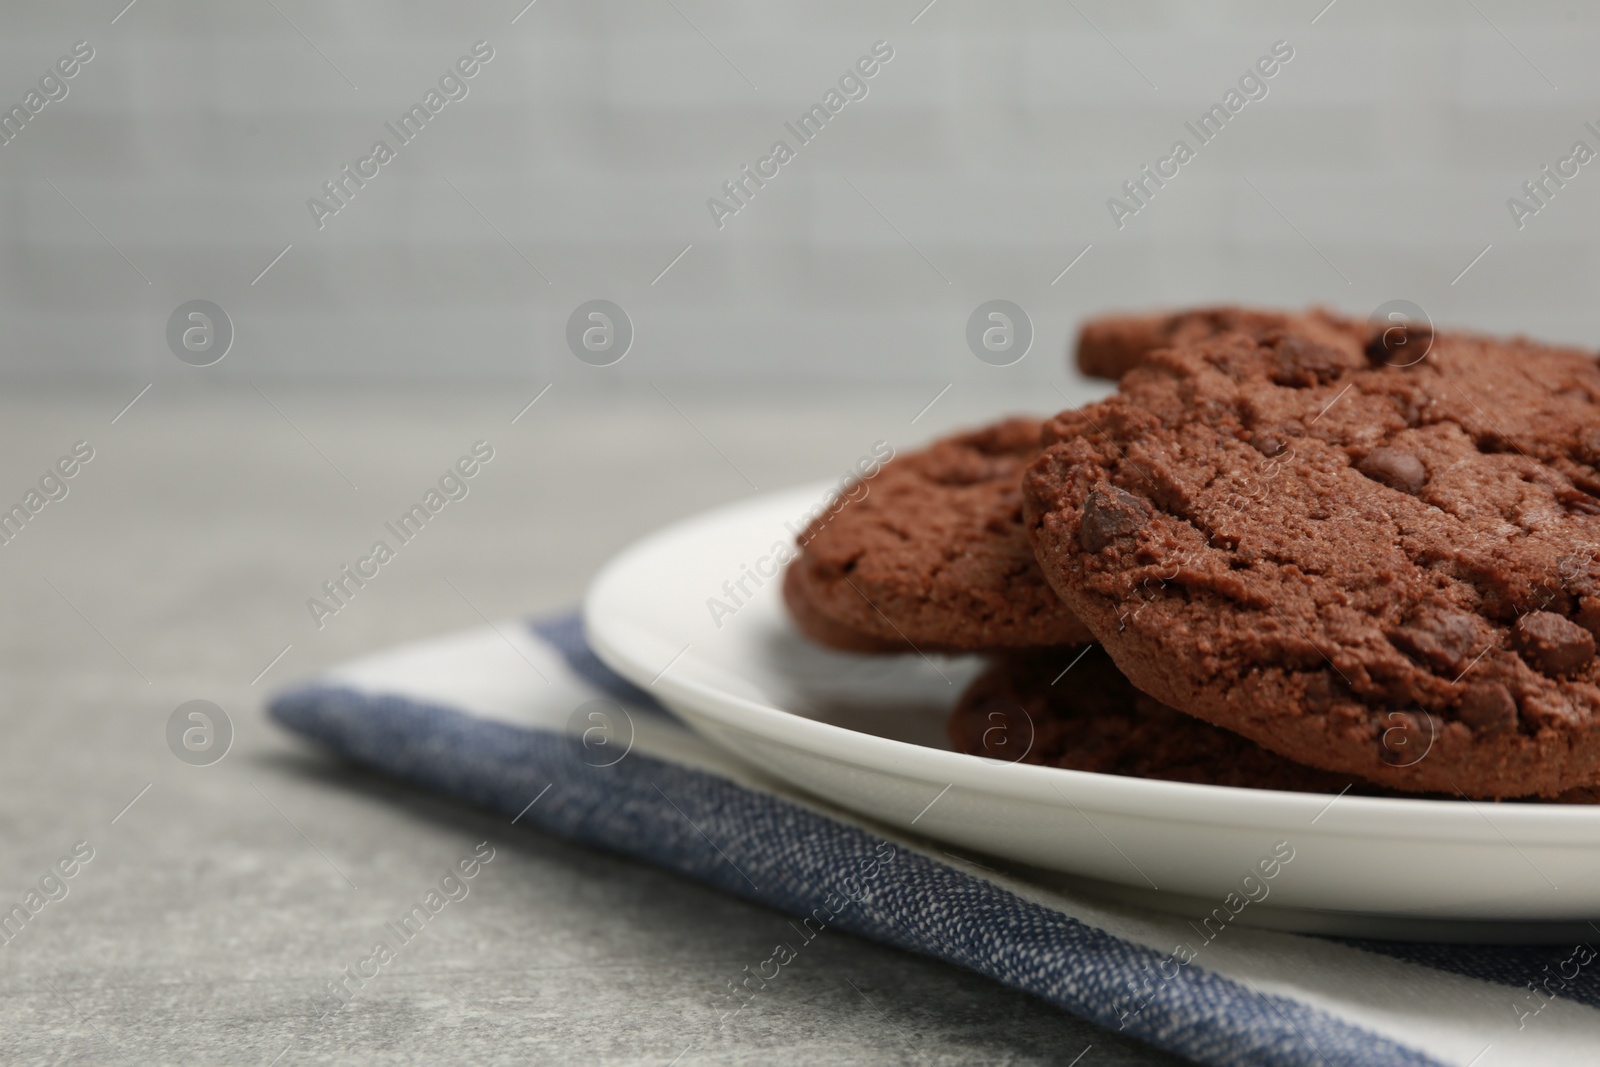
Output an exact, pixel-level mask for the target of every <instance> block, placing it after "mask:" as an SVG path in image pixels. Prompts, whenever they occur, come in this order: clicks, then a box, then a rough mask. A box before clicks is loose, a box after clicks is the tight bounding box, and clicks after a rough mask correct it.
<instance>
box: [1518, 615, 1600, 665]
mask: <svg viewBox="0 0 1600 1067" xmlns="http://www.w3.org/2000/svg"><path fill="white" fill-rule="evenodd" d="M1515 633H1516V640H1517V651H1518V652H1521V653H1522V658H1523V659H1525V660H1527V661H1528V662H1529V663H1531V664H1533V665H1534V666H1535V667H1537V668H1539V669H1540V670H1541V671H1543V672H1544V673H1545V674H1548V675H1551V676H1552V677H1556V676H1560V675H1563V674H1571V673H1573V672H1574V671H1576V670H1579V669H1580V668H1582V667H1585V666H1587V665H1588V663H1589V661H1590V660H1592V659H1594V634H1592V633H1590V632H1589V631H1588V630H1585V629H1584V628H1583V627H1581V626H1579V625H1578V624H1577V623H1575V622H1573V621H1572V620H1570V619H1567V618H1563V617H1562V616H1560V615H1556V614H1554V613H1553V612H1549V611H1530V612H1529V613H1528V614H1526V615H1524V616H1522V618H1520V619H1518V620H1517V625H1516V627H1515Z"/></svg>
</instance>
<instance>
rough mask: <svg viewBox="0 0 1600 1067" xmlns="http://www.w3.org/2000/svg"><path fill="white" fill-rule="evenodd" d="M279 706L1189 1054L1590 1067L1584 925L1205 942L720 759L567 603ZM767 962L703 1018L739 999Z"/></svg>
mask: <svg viewBox="0 0 1600 1067" xmlns="http://www.w3.org/2000/svg"><path fill="white" fill-rule="evenodd" d="M270 713H271V714H272V715H273V716H274V717H275V718H276V719H277V720H278V721H279V722H280V723H282V724H283V725H285V726H287V727H288V728H289V729H291V730H294V731H296V732H298V733H300V734H303V735H305V736H307V737H309V738H311V739H313V740H314V741H316V742H318V743H320V744H322V745H324V746H326V747H328V748H330V749H332V750H333V751H335V752H337V753H339V754H341V755H343V756H345V757H348V758H350V759H352V760H355V761H357V762H359V763H363V764H366V765H368V766H371V767H373V768H376V769H377V770H380V771H383V772H385V773H388V774H391V775H395V776H397V777H399V778H403V779H406V780H408V781H411V782H413V783H415V784H417V785H419V786H422V787H423V788H426V789H431V790H435V791H437V792H439V793H443V794H446V795H449V796H452V797H455V798H458V799H460V800H463V801H466V802H468V803H471V804H474V805H477V806H480V807H483V808H486V809H490V810H493V811H497V812H500V813H502V814H504V815H506V816H509V817H512V818H513V820H514V821H516V822H519V823H526V824H529V825H532V826H537V827H539V828H541V829H543V830H545V831H547V832H549V833H553V834H556V835H558V836H560V837H563V838H567V839H569V840H573V841H580V842H584V843H587V844H591V845H594V846H597V847H600V848H605V849H608V850H610V851H613V852H617V853H621V854H623V855H627V856H632V857H634V858H636V859H639V860H642V861H644V862H647V863H652V864H655V865H656V866H658V867H662V868H665V869H667V870H670V871H675V872H677V873H679V874H682V875H684V876H686V877H690V878H694V879H696V880H698V881H700V882H703V883H705V884H707V885H710V886H714V887H716V888H717V889H720V890H722V891H724V892H728V893H733V894H735V895H737V896H740V897H744V898H746V899H748V900H753V901H758V902H760V903H763V904H766V905H768V906H770V907H773V908H776V909H778V910H779V911H782V912H785V913H786V914H788V915H791V916H793V917H794V918H795V920H797V921H798V922H799V923H801V924H802V925H801V926H800V927H797V930H804V931H805V933H806V936H813V935H812V934H811V931H813V930H820V929H822V928H824V927H829V928H833V929H837V930H846V931H849V932H851V933H855V934H859V935H860V936H862V937H868V938H872V939H873V940H876V941H881V942H884V943H886V944H890V945H895V946H898V947H900V948H903V949H907V950H910V951H913V952H920V953H923V954H924V955H928V956H933V957H936V958H938V959H942V960H946V961H948V962H950V963H954V964H957V965H959V966H962V967H966V968H969V969H971V970H974V971H978V972H980V973H982V974H985V975H988V976H989V977H991V978H993V979H994V980H995V981H998V982H1004V983H1005V984H1007V985H1009V986H1013V987H1015V988H1017V989H1021V990H1025V991H1027V992H1029V993H1031V994H1033V995H1035V996H1038V997H1041V998H1043V999H1045V1000H1047V1001H1049V1002H1050V1003H1052V1004H1055V1005H1057V1006H1058V1007H1060V1008H1061V1009H1062V1010H1064V1011H1068V1012H1071V1013H1072V1014H1074V1015H1078V1016H1081V1017H1083V1018H1085V1019H1089V1020H1092V1021H1093V1022H1095V1023H1097V1024H1099V1025H1100V1026H1103V1027H1106V1028H1108V1029H1111V1030H1120V1031H1122V1032H1124V1033H1125V1034H1129V1035H1132V1036H1135V1037H1137V1038H1140V1039H1142V1040H1144V1041H1147V1042H1149V1043H1150V1044H1152V1045H1156V1046H1159V1047H1161V1048H1164V1049H1167V1050H1170V1051H1172V1052H1175V1053H1178V1054H1179V1055H1182V1056H1186V1057H1188V1058H1190V1059H1191V1060H1194V1061H1196V1062H1198V1063H1203V1064H1217V1065H1223V1064H1228V1065H1233V1064H1260V1065H1272V1067H1291V1065H1292V1067H1331V1065H1337V1067H1344V1065H1350V1067H1377V1065H1391V1064H1392V1065H1399V1064H1407V1065H1418V1067H1421V1065H1451V1067H1468V1065H1471V1067H1505V1065H1510V1064H1537V1065H1540V1067H1550V1065H1559V1064H1574V1065H1577V1064H1584V1065H1592V1064H1595V1063H1600V960H1597V959H1596V949H1595V948H1593V947H1591V945H1590V943H1589V942H1587V941H1583V942H1578V943H1576V944H1567V945H1541V946H1482V945H1478V946H1459V945H1430V944H1411V943H1384V942H1373V941H1350V940H1334V939H1329V938H1320V937H1309V936H1302V935H1297V934H1286V933H1278V932H1273V931H1268V930H1258V929H1248V928H1244V927H1242V926H1228V927H1227V928H1226V930H1225V935H1214V936H1213V937H1212V938H1202V937H1200V936H1198V935H1197V934H1196V932H1195V928H1194V927H1193V926H1191V925H1190V924H1189V923H1188V922H1187V921H1186V920H1185V918H1184V917H1183V916H1173V915H1166V914H1159V913H1154V912H1149V911H1145V910H1141V909H1138V908H1132V907H1120V906H1118V905H1116V904H1108V903H1105V902H1104V901H1101V900H1098V899H1095V900H1090V899H1086V898H1079V897H1077V896H1075V895H1072V894H1071V893H1064V892H1062V891H1060V890H1059V889H1052V888H1046V887H1044V886H1042V885H1039V884H1037V883H1033V882H1030V881H1028V880H1027V879H1026V878H1024V877H1016V876H1012V875H1008V874H1002V873H999V872H996V871H994V870H991V869H990V868H988V867H986V866H981V865H979V864H976V863H972V862H968V861H966V860H964V859H961V858H959V857H955V856H953V855H951V854H949V853H947V852H944V851H942V850H940V849H939V848H937V847H934V846H933V845H931V844H930V843H928V842H926V841H919V840H916V839H912V838H908V837H906V836H904V835H903V834H900V833H899V832H897V831H889V830H886V829H884V828H881V827H877V826H875V825H873V824H872V823H871V822H870V821H868V820H865V819H862V818H860V817H859V816H856V815H853V814H849V813H846V812H843V811H840V810H837V809H834V808H831V807H829V806H828V805H827V804H825V803H823V802H821V801H818V800H816V799H814V798H811V797H809V796H806V795H803V794H800V793H797V792H796V791H794V790H792V789H790V788H788V787H786V786H784V785H782V784H780V783H777V782H775V781H773V780H771V779H770V778H768V777H766V776H765V775H763V774H761V773H759V772H756V771H754V770H752V769H750V768H748V767H746V766H744V765H743V764H741V763H738V762H737V761H735V760H734V759H733V758H732V757H730V756H726V755H723V754H722V753H721V752H720V751H718V750H717V749H715V748H713V747H712V746H711V745H709V744H708V743H706V742H704V741H702V740H701V739H700V738H699V737H698V736H697V735H695V734H693V733H692V732H690V731H689V730H688V729H687V728H685V727H684V726H682V725H681V724H680V723H679V722H678V721H677V720H675V719H674V718H673V717H672V716H671V715H670V714H668V713H667V712H666V711H665V710H664V709H662V708H661V707H660V706H659V705H658V704H656V702H655V701H653V700H652V699H651V698H650V697H649V696H648V695H647V694H646V693H644V692H643V691H641V690H639V689H637V688H636V687H634V686H633V685H632V684H630V683H629V682H627V681H625V680H624V679H622V678H620V677H619V676H617V675H616V674H614V673H612V672H611V671H610V670H609V669H607V668H606V667H605V666H604V665H603V664H601V662H600V661H599V660H598V659H597V658H596V657H595V655H594V653H593V652H591V651H590V649H589V647H588V645H587V644H586V643H585V642H584V639H583V633H582V626H581V623H580V621H579V619H578V617H577V616H576V615H572V616H566V617H562V618H558V619H553V620H547V621H543V622H536V623H532V624H525V623H520V622H512V623H503V624H500V625H498V626H491V627H486V628H483V629H478V630H473V631H468V632H465V633H461V634H456V635H452V636H448V637H443V638H438V639H435V640H431V641H426V642H422V643H419V644H414V645H408V646H404V647H401V648H397V649H394V650H391V651H388V652H383V653H380V654H377V655H373V656H369V657H367V658H364V659H361V660H358V661H355V662H353V663H349V664H347V665H345V666H343V667H340V668H337V669H335V670H333V671H331V672H329V673H328V674H326V675H324V676H322V677H320V678H317V679H315V680H313V681H312V682H310V683H308V684H304V685H300V686H298V687H295V688H293V689H290V690H288V691H286V692H283V693H281V694H280V695H278V696H277V697H276V698H275V699H274V701H273V702H272V704H271V707H270ZM1593 944H1594V945H1596V946H1600V932H1597V933H1596V935H1595V937H1594V940H1593ZM788 948H789V950H790V951H791V952H792V951H793V947H792V946H788ZM783 954H784V951H783V948H782V947H780V948H779V949H778V950H776V951H775V954H774V957H773V958H772V959H769V960H766V961H763V962H762V963H760V964H757V965H755V966H754V967H753V968H747V970H748V972H749V973H748V975H747V976H746V977H745V978H744V979H743V981H742V983H740V984H735V983H729V984H728V989H727V990H726V992H725V995H724V996H723V997H722V999H721V1000H720V1001H719V1002H717V1003H711V1004H708V1005H707V1012H708V1013H711V1014H715V1015H717V1016H719V1017H721V1018H722V1019H728V1018H730V1017H731V1016H733V1015H735V1014H737V1012H738V1011H739V1010H740V1008H741V1007H742V1005H743V1004H744V1003H746V1002H748V1000H750V999H751V998H753V997H754V996H755V995H756V994H757V993H758V992H759V991H760V989H761V987H762V986H763V985H764V984H765V982H766V980H768V979H770V978H772V977H774V976H775V975H776V974H777V973H778V969H780V968H781V967H782V966H783V965H784V964H785V963H786V962H787V960H784V959H782V958H781V957H782V956H783Z"/></svg>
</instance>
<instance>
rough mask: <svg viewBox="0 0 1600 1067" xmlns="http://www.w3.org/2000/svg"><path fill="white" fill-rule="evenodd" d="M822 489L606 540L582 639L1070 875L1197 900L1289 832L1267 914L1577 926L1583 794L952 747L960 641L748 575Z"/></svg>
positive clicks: (842, 801)
mask: <svg viewBox="0 0 1600 1067" xmlns="http://www.w3.org/2000/svg"><path fill="white" fill-rule="evenodd" d="M827 492H828V488H827V487H826V486H816V487H812V488H805V489H798V490H791V491H787V492H781V493H772V494H768V495H764V496H760V497H756V498H754V499H751V500H748V501H745V502H742V503H740V504H736V505H733V506H730V507H725V508H721V509H718V510H716V511H712V512H709V513H707V514H704V515H700V516H697V517H695V518H692V519H688V520H686V521H683V522H680V523H678V524H676V525H674V526H672V527H669V528H668V529H665V530H662V531H661V532H659V533H656V534H654V535H652V536H650V537H648V538H646V539H645V540H643V541H641V542H639V543H638V544H636V545H634V546H633V547H631V548H629V549H628V550H627V551H625V552H623V553H622V554H621V555H620V556H618V557H617V558H616V559H614V560H613V561H612V562H611V563H610V564H608V565H607V566H606V568H605V569H604V570H603V571H602V572H601V574H600V575H599V577H598V578H596V579H595V582H594V584H593V586H592V587H591V588H590V590H589V594H588V597H587V599H586V602H585V620H586V623H587V627H588V633H589V638H590V641H591V642H592V643H593V645H594V649H595V651H596V652H597V653H598V654H599V656H600V657H601V659H603V660H604V661H605V662H606V663H608V664H609V665H610V666H611V667H612V668H613V669H615V670H617V671H618V672H619V673H621V674H623V675H624V676H626V677H627V678H629V679H630V680H632V681H634V682H635V683H637V684H639V685H641V686H648V687H649V689H650V691H651V692H652V693H654V694H655V695H657V696H658V697H659V698H660V699H661V700H662V701H663V703H665V704H667V705H668V706H669V707H670V708H672V709H673V711H675V712H676V713H677V714H678V715H680V716H681V717H682V718H683V719H684V720H685V721H686V722H688V723H689V725H690V726H691V727H693V728H694V729H695V730H697V731H698V732H700V733H701V734H702V735H704V736H705V737H707V738H708V739H710V740H711V741H713V742H714V743H716V744H718V745H720V746H722V747H724V748H725V749H728V750H731V751H732V752H734V753H736V754H738V755H739V756H742V757H743V758H745V759H746V760H748V761H749V762H751V763H753V764H755V765H757V766H759V767H761V768H763V769H765V770H766V771H768V772H769V773H771V774H774V775H776V776H778V777H779V778H782V779H784V780H786V781H788V782H790V783H792V784H793V785H795V786H798V787H799V788H801V789H804V790H806V791H808V792H810V793H813V794H815V795H816V796H818V797H821V798H823V799H825V800H827V801H830V802H832V803H835V804H839V805H841V806H843V807H846V808H850V809H853V810H855V811H858V812H860V813H862V814H863V815H866V816H869V817H871V818H873V819H876V820H879V821H880V822H883V823H887V824H890V825H893V826H896V827H900V828H903V829H905V830H908V831H911V832H913V833H920V834H923V835H926V836H928V837H932V838H936V839H940V840H943V841H946V842H950V843H952V844H954V845H958V846H961V847H963V848H965V849H969V850H974V851H977V852H980V853H983V854H986V855H991V856H997V857H1001V858H1004V859H1007V860H1011V861H1015V862H1018V863H1021V864H1025V865H1028V866H1030V867H1032V868H1036V869H1038V870H1042V871H1048V872H1055V873H1056V875H1058V876H1062V877H1063V880H1065V881H1068V882H1071V883H1072V884H1073V885H1075V886H1076V887H1077V888H1079V889H1080V890H1081V889H1084V888H1088V889H1090V890H1091V891H1099V892H1104V893H1112V894H1115V895H1117V896H1120V897H1123V898H1128V899H1140V900H1143V901H1144V902H1147V903H1152V904H1155V905H1158V906H1166V907H1173V908H1177V909H1179V910H1188V909H1190V908H1193V909H1194V910H1195V911H1196V912H1197V913H1200V912H1204V911H1206V910H1209V909H1210V908H1211V907H1212V906H1214V905H1216V904H1218V903H1220V902H1221V901H1222V899H1223V898H1224V897H1225V896H1226V895H1227V894H1228V893H1229V892H1230V891H1233V890H1235V889H1237V888H1238V886H1239V884H1240V880H1241V879H1242V878H1243V877H1244V876H1245V875H1246V874H1249V873H1250V872H1251V871H1252V869H1253V868H1254V867H1255V866H1256V864H1257V863H1258V861H1260V860H1261V859H1262V858H1264V857H1267V856H1269V855H1270V854H1272V852H1273V850H1274V848H1275V847H1280V846H1279V843H1280V842H1287V843H1288V846H1287V847H1289V848H1292V849H1293V850H1294V859H1293V860H1292V862H1291V863H1290V864H1289V865H1287V866H1286V867H1284V868H1283V871H1282V873H1281V874H1280V875H1279V877H1278V878H1277V879H1275V880H1274V882H1273V883H1272V890H1271V891H1272V896H1271V902H1272V905H1273V907H1261V908H1251V909H1248V913H1250V914H1258V915H1259V917H1260V919H1261V920H1262V921H1266V922H1269V923H1271V924H1272V925H1276V926H1280V927H1288V928H1295V929H1304V930H1321V931H1335V932H1348V933H1357V934H1360V933H1365V934H1373V935H1377V936H1400V937H1415V938H1430V937H1440V938H1462V937H1464V938H1466V939H1485V938H1488V939H1498V938H1500V937H1507V938H1512V939H1517V938H1524V937H1533V936H1539V930H1540V929H1541V928H1540V927H1536V926H1530V925H1529V924H1539V923H1557V922H1559V923H1560V924H1561V927H1562V928H1566V927H1570V925H1571V924H1573V923H1577V924H1578V928H1579V929H1582V930H1585V931H1588V933H1589V934H1590V935H1592V934H1593V929H1592V928H1591V927H1589V926H1588V924H1587V922H1586V920H1588V919H1590V918H1600V807H1580V806H1568V805H1536V804H1490V803H1471V802H1465V801H1463V802H1451V801H1431V800H1388V799H1375V798H1368V797H1353V796H1342V797H1339V798H1337V799H1333V800H1332V801H1331V802H1330V798H1329V797H1328V796H1325V795H1316V794H1306V793H1282V792H1269V791H1265V790H1251V789H1232V788H1225V787H1221V786H1202V785H1186V784H1182V783H1176V782H1159V781H1147V780H1144V779H1138V778H1127V777H1121V776H1116V775H1104V774H1094V773H1089V772H1084V771H1067V770H1058V769H1055V768H1050V767H1039V766H1032V765H1027V764H1010V763H1003V762H999V761H996V760H989V759H983V758H980V757H976V756H968V755H964V754H961V753H957V752H953V751H950V749H949V745H948V742H946V740H945V735H944V720H945V718H946V716H947V714H948V713H949V710H950V708H951V706H952V705H953V704H954V702H955V700H956V698H957V696H958V695H959V694H960V692H961V690H962V688H963V687H964V686H965V684H966V683H967V681H969V680H970V679H971V678H972V676H973V675H974V674H975V673H976V671H977V669H978V667H979V665H978V663H977V662H976V661H975V660H973V659H970V658H954V659H953V658H944V657H932V658H923V657H919V656H915V655H908V656H853V655H845V654H839V653H833V652H828V651H825V650H823V649H820V648H818V647H817V646H815V645H813V644H811V643H810V642H808V641H806V640H805V639H803V638H802V637H801V636H800V635H799V634H798V632H797V631H796V630H795V629H794V628H793V626H792V625H791V624H790V622H789V620H788V617H787V615H786V614H785V612H784V609H783V604H782V597H781V595H780V590H779V583H780V581H781V578H780V577H779V576H778V575H776V574H775V573H773V574H768V575H767V576H765V577H760V576H759V575H760V572H763V571H765V572H773V571H774V569H775V565H776V563H777V559H776V558H775V554H776V553H777V551H778V550H779V549H780V548H781V546H784V545H790V544H792V543H793V537H794V530H797V529H799V528H800V527H801V526H802V525H803V522H804V517H805V516H806V515H807V514H808V512H809V511H810V510H811V509H812V508H813V507H814V506H815V505H817V504H818V503H819V502H821V501H824V500H825V499H826V495H827ZM751 574H755V575H757V577H743V592H740V591H739V589H738V585H739V583H740V579H741V577H742V576H746V575H751ZM724 583H728V586H727V587H725V586H724ZM730 589H731V590H732V595H730ZM745 593H749V594H751V595H749V596H745V595H744V594H745ZM712 598H716V599H718V600H720V601H722V603H723V605H725V606H726V607H727V608H731V609H732V611H731V614H730V613H726V612H723V611H722V610H721V609H718V610H716V611H713V605H711V603H710V601H711V600H712ZM1071 677H1072V676H1071V674H1070V673H1069V674H1068V675H1067V676H1066V678H1064V679H1063V680H1062V682H1061V683H1060V684H1062V685H1067V684H1069V683H1070V681H1071ZM1463 920H1472V923H1469V924H1466V925H1465V926H1464V925H1463V922H1462V921H1463ZM1496 923H1498V924H1500V925H1499V926H1498V927H1496V926H1494V925H1492V924H1496ZM1485 924H1490V925H1485ZM1508 924H1509V925H1508ZM1542 929H1543V931H1544V933H1546V934H1549V933H1550V932H1551V931H1552V930H1556V929H1558V928H1557V927H1550V926H1547V927H1543V928H1542ZM1555 936H1558V937H1564V936H1566V934H1565V933H1564V932H1563V933H1560V934H1558V935H1555Z"/></svg>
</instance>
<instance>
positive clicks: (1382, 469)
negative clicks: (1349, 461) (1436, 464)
mask: <svg viewBox="0 0 1600 1067" xmlns="http://www.w3.org/2000/svg"><path fill="white" fill-rule="evenodd" d="M1356 470H1358V471H1360V472H1361V473H1362V474H1365V475H1366V476H1367V477H1368V478H1371V479H1372V480H1373V481H1375V482H1382V483H1383V484H1384V485H1387V486H1388V487H1389V488H1390V489H1398V490H1400V492H1402V493H1410V494H1411V495H1412V496H1416V495H1417V493H1418V492H1420V491H1421V489H1422V487H1423V486H1424V485H1426V484H1427V482H1428V468H1426V467H1424V466H1423V465H1422V461H1421V460H1420V459H1418V458H1417V457H1416V456H1413V455H1412V454H1411V453H1410V452H1402V451H1400V450H1399V449H1398V448H1390V447H1389V446H1387V445H1380V446H1378V447H1377V448H1374V449H1373V450H1372V451H1371V452H1368V453H1367V456H1366V458H1365V459H1363V460H1362V461H1361V462H1360V463H1358V464H1356Z"/></svg>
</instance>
